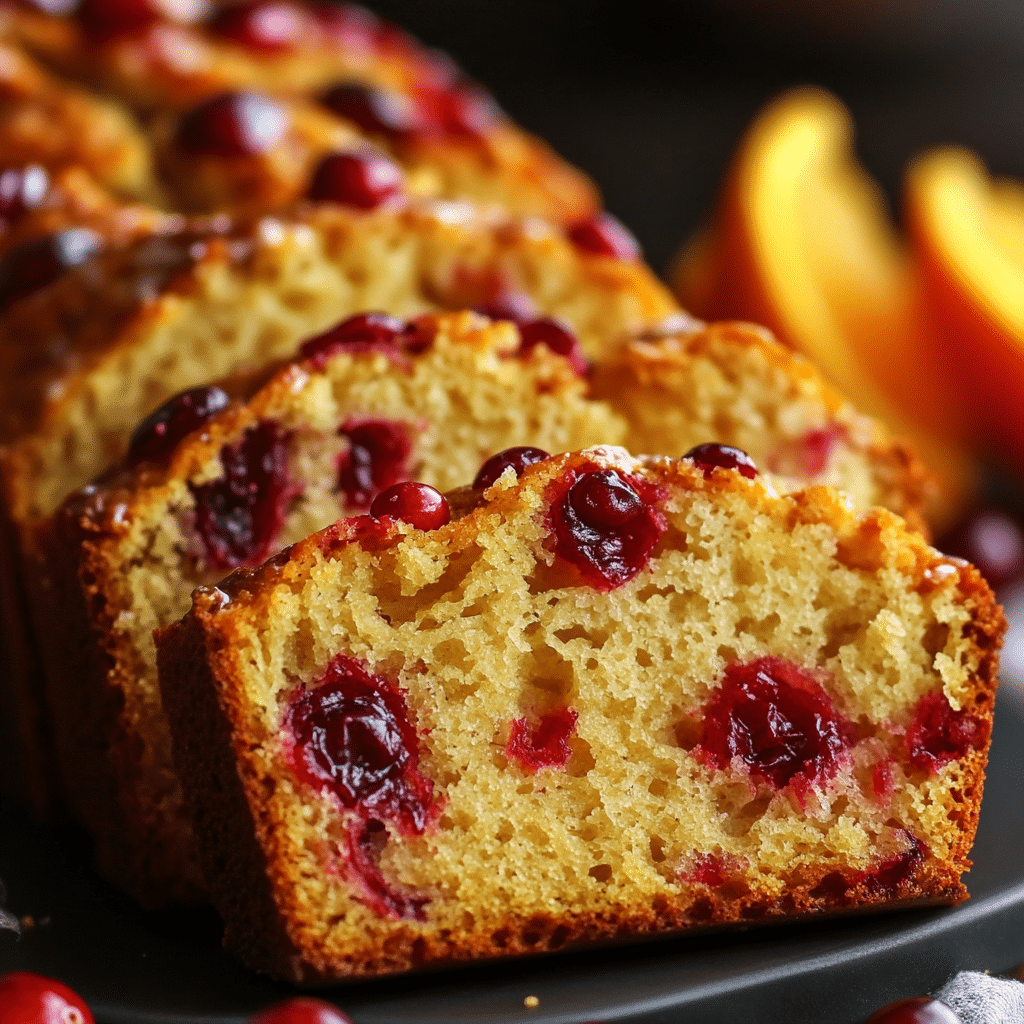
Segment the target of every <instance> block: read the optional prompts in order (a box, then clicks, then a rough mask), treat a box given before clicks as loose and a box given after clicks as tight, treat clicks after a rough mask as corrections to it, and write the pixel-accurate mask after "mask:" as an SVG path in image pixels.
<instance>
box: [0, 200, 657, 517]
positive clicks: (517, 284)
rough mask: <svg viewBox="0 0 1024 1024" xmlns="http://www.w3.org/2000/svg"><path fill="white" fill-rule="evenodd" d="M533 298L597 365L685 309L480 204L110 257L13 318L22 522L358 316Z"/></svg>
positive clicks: (5, 439) (9, 319)
mask: <svg viewBox="0 0 1024 1024" xmlns="http://www.w3.org/2000/svg"><path fill="white" fill-rule="evenodd" d="M510 299H515V300H516V301H517V302H519V303H523V304H526V305H528V306H530V307H531V308H532V309H533V310H535V312H536V313H537V314H541V315H548V316H554V317H557V318H559V319H561V320H564V321H565V322H566V323H567V324H568V325H569V327H570V329H571V330H572V331H573V332H574V333H575V335H576V336H577V337H578V339H579V341H580V343H581V345H582V346H583V350H584V352H585V353H586V354H587V355H588V356H591V357H593V356H596V355H598V354H599V353H601V352H603V351H606V350H607V349H609V348H610V347H611V346H612V345H613V344H614V343H615V341H616V340H617V339H618V338H620V337H621V336H622V335H624V334H626V333H628V332H629V331H631V330H635V329H638V328H642V327H644V326H649V325H652V324H656V323H658V322H659V321H660V320H662V319H664V318H665V317H666V316H668V315H670V314H672V313H673V312H674V311H675V310H676V308H677V307H676V306H675V303H674V302H673V300H672V299H671V297H670V296H669V295H668V292H667V291H666V289H665V288H664V287H663V286H662V285H661V284H660V283H659V282H658V281H657V280H656V278H655V277H654V276H653V274H651V272H650V271H649V270H647V268H646V267H645V266H644V265H643V264H642V263H640V262H639V261H637V260H631V259H621V258H613V257H610V256H606V255H600V254H597V253H594V252H592V251H589V250H588V249H586V248H584V247H582V246H580V245H578V244H576V243H574V242H573V241H572V240H571V239H570V238H569V237H567V235H566V234H565V232H563V230H562V229H559V228H555V227H551V226H547V225H543V224H541V223H539V222H535V221H520V220H515V219H507V218H503V217H497V216H487V215H484V214H483V213H481V212H480V211H479V210H477V209H475V208H474V207H472V206H470V205H468V204H459V205H453V204H429V203H427V204H409V205H403V206H401V207H399V208H386V209H385V208H381V209H378V210H375V211H372V212H366V213H360V212H355V211H350V210H343V209H341V208H339V207H319V208H314V209H310V210H309V211H308V213H307V215H306V216H305V217H301V218H299V217H296V218H294V219H289V220H277V219H273V220H272V219H264V220H262V221H260V222H259V223H257V224H256V225H255V226H254V228H253V229H252V230H251V231H238V232H234V233H232V234H231V235H229V236H227V237H223V238H218V237H208V238H198V239H197V238H196V237H194V236H191V235H186V236H183V237H165V236H161V237H157V238H150V239H143V240H142V241H139V242H137V243H136V244H135V245H134V246H129V247H127V248H126V249H124V250H122V251H117V252H108V253H105V254H103V255H102V256H100V257H99V258H97V259H96V260H93V261H92V262H91V263H90V264H88V265H87V266H86V267H83V268H81V269H80V270H78V271H75V272H72V273H70V274H68V275H66V276H65V277H63V278H61V279H60V280H59V281H57V282H55V283H54V284H53V285H51V286H49V287H48V288H45V289H43V290H41V291H39V292H37V293H36V294H34V295H30V296H28V297H26V298H24V299H22V300H21V301H20V302H18V303H16V304H15V305H14V306H12V307H11V308H10V309H9V311H8V313H7V315H6V316H4V317H3V318H2V319H0V415H2V422H0V442H2V443H3V448H2V450H0V465H2V472H3V483H4V488H5V497H6V499H7V502H8V505H9V509H10V513H11V515H12V517H13V518H14V520H15V522H23V521H25V520H26V519H27V518H29V517H31V516H34V515H39V514H46V513H48V512H51V511H53V509H54V508H56V507H57V505H58V504H59V502H60V501H61V499H62V498H63V497H64V495H65V494H67V493H68V492H70V491H71V490H73V489H74V488H75V487H79V486H81V485H82V484H84V483H86V482H87V481H88V480H89V479H91V478H92V477H93V476H95V475H96V473H98V472H100V471H101V470H102V469H103V468H104V467H105V466H106V465H108V464H109V463H110V462H112V461H114V460H116V459H117V458H119V457H120V456H121V455H122V454H123V453H124V446H125V442H126V441H127V438H128V436H129V434H130V433H131V431H132V430H133V429H134V427H135V425H136V424H137V423H138V421H139V420H140V419H141V418H142V417H143V415H145V414H146V413H147V412H149V411H150V410H152V409H153V408H154V407H155V406H157V405H159V404H160V403H161V402H163V401H164V400H166V399H167V398H169V397H170V396H171V395H173V394H176V393H177V392H179V391H181V390H184V389H185V388H188V387H192V386H195V385H198V384H203V383H206V382H208V381H209V380H211V379H215V378H217V377H218V376H223V375H226V374H228V373H230V372H232V370H234V369H235V368H237V367H239V366H241V365H243V364H253V363H256V364H259V363H262V362H265V361H267V360H269V359H273V358H280V357H287V356H290V355H291V354H292V353H293V352H294V351H295V348H296V346H297V345H298V343H299V342H300V341H302V340H303V339H305V338H307V337H309V336H310V335H311V334H313V333H315V332H317V331H321V330H324V329H326V328H327V327H330V326H331V325H333V324H335V323H337V322H338V320H339V319H341V318H342V317H344V316H347V315H351V314H353V313H357V312H361V311H363V310H384V311H386V312H388V313H391V314H394V315H397V316H409V315H414V314H417V313H421V312H425V311H429V310H436V309H439V308H442V309H443V308H449V309H458V308H472V307H484V306H489V305H490V306H493V305H494V303H495V302H505V301H506V300H510Z"/></svg>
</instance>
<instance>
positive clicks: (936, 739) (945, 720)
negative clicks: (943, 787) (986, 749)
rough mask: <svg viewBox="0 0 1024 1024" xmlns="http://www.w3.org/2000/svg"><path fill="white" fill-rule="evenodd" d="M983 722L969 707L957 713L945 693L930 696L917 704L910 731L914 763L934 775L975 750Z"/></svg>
mask: <svg viewBox="0 0 1024 1024" xmlns="http://www.w3.org/2000/svg"><path fill="white" fill-rule="evenodd" d="M978 731H979V723H978V722H977V720H976V719H974V718H972V717H971V716H970V715H969V714H968V712H967V709H966V708H961V709H960V710H959V711H954V710H953V707H952V705H951V704H950V703H949V701H948V700H947V699H946V695H945V694H943V693H927V694H925V695H924V696H923V697H922V698H921V699H920V700H919V701H918V703H917V707H916V708H915V709H914V718H913V721H912V722H911V723H910V726H909V728H908V729H907V741H906V742H907V754H908V756H909V758H910V762H911V764H913V765H914V766H915V767H916V768H923V769H925V770H927V771H929V772H931V773H932V774H933V775H934V774H935V773H936V772H938V770H939V769H940V768H941V767H942V766H943V765H944V764H947V763H948V762H949V761H955V760H957V759H959V758H961V757H963V756H964V755H965V754H966V753H967V752H968V751H970V750H972V749H974V741H975V738H976V737H977V735H978Z"/></svg>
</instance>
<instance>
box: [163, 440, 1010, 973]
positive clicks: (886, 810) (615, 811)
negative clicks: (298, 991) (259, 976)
mask: <svg viewBox="0 0 1024 1024" xmlns="http://www.w3.org/2000/svg"><path fill="white" fill-rule="evenodd" d="M609 468H611V469H615V470H617V471H618V472H620V473H625V474H627V475H628V477H629V479H632V480H634V481H636V480H639V481H646V482H647V483H648V484H650V485H651V486H652V487H653V488H655V493H656V494H657V495H658V497H657V499H656V502H655V503H656V505H657V515H659V516H663V517H664V518H663V529H661V530H660V533H659V535H658V538H657V541H656V543H655V545H654V547H653V550H652V551H651V553H650V556H649V558H648V559H647V560H646V563H645V564H644V565H643V567H642V568H641V569H640V571H639V572H637V573H636V575H635V576H633V578H631V579H629V580H628V581H626V582H624V583H622V584H621V585H618V586H612V587H610V588H608V587H600V586H596V585H594V583H593V581H592V580H588V578H587V577H586V576H585V574H584V573H581V571H580V570H579V569H577V568H576V567H575V566H574V565H573V564H571V563H570V561H569V560H568V559H566V558H565V557H564V555H563V553H562V551H561V550H560V549H559V542H558V540H557V538H556V537H555V532H554V527H553V525H552V524H553V514H554V513H553V512H552V504H553V503H557V502H558V501H560V500H562V499H561V498H560V497H559V494H560V492H559V487H560V486H561V485H560V483H559V482H560V481H564V480H566V479H570V478H572V475H573V474H577V475H578V474H580V473H586V472H591V471H594V470H600V469H609ZM346 529H349V530H350V528H349V527H346V526H344V525H343V526H340V527H335V528H333V529H330V530H328V531H325V532H324V533H322V534H320V535H316V536H314V537H312V538H310V539H309V540H307V541H304V542H301V543H299V544H298V545H296V546H295V547H293V548H292V549H291V550H290V551H289V552H287V553H286V554H285V555H282V556H281V557H279V558H277V559H274V560H273V561H272V562H271V563H268V565H267V566H265V567H264V568H263V569H260V570H256V571H255V572H247V573H241V574H236V575H235V576H233V577H229V579H228V581H227V582H226V583H225V584H224V585H223V586H222V588H221V589H218V590H215V589H210V590H207V591H201V592H200V593H199V594H198V595H197V599H196V602H197V603H196V607H195V609H194V611H193V613H192V614H191V616H190V618H189V619H186V620H185V624H184V625H183V626H179V627H177V628H175V629H172V630H169V631H167V632H166V633H164V634H163V635H162V637H161V646H162V648H163V651H162V659H163V660H162V664H161V671H162V676H163V677H162V680H161V681H162V683H164V688H165V697H166V698H167V699H168V704H169V708H168V710H169V713H170V714H171V716H172V724H173V727H174V730H175V739H176V744H177V745H178V747H179V748H180V749H179V753H181V752H182V751H183V749H184V747H185V746H187V744H183V742H182V741H183V740H184V739H185V737H186V734H187V732H188V730H189V729H190V728H191V724H190V721H191V720H190V711H189V701H190V700H191V697H190V696H189V695H192V696H194V695H195V694H196V693H199V692H200V689H197V688H203V687H205V688H206V690H207V691H208V690H209V688H210V687H213V689H214V691H215V693H216V703H217V707H218V709H219V712H218V713H219V714H220V715H221V716H222V718H223V722H224V729H223V732H222V734H221V742H222V743H224V744H227V745H228V746H230V749H231V755H230V758H227V759H222V760H223V762H224V763H229V762H231V763H232V765H233V767H232V768H231V773H232V774H231V776H230V778H228V779H227V780H225V778H221V779H220V780H219V781H218V782H216V783H215V782H214V779H213V777H212V776H206V777H205V778H204V777H203V773H202V771H197V772H191V773H190V765H189V764H188V763H187V756H186V757H185V762H186V763H183V764H182V765H181V767H182V769H183V774H184V778H185V779H186V788H187V789H188V788H190V787H191V792H190V797H191V799H192V800H193V802H194V804H195V806H196V807H197V808H199V811H200V813H199V819H200V820H208V819H209V818H210V816H211V815H213V814H215V812H216V807H217V801H218V800H219V799H220V798H221V797H220V795H219V793H220V792H223V791H224V790H226V789H229V788H231V787H232V786H233V787H235V788H238V787H239V786H240V787H241V788H242V789H243V790H244V793H245V795H246V800H247V804H248V813H249V815H251V819H252V822H253V823H254V827H255V835H256V840H257V844H256V845H257V846H258V856H259V858H261V865H260V868H259V872H262V873H263V876H264V877H265V878H266V879H267V887H268V893H269V899H270V900H271V902H272V904H273V907H274V910H273V912H271V913H270V915H269V917H266V916H264V917H260V916H259V912H258V910H257V909H255V907H256V904H258V902H259V901H258V900H256V899H250V900H249V904H250V905H249V910H248V913H249V914H250V916H249V918H248V919H247V918H246V914H247V911H246V903H245V901H244V900H242V899H235V900H234V901H233V902H232V899H231V898H230V890H231V878H229V877H220V878H214V877H210V878H209V879H208V880H209V881H210V883H211V885H212V886H213V887H214V889H215V895H216V894H217V893H218V892H219V893H220V894H221V897H222V900H221V903H222V906H221V909H222V911H224V910H225V907H228V908H229V910H228V919H227V927H228V933H227V934H228V941H229V943H231V944H233V945H234V946H235V947H236V949H238V950H239V951H240V952H241V953H242V955H243V956H245V957H246V958H247V959H248V960H249V962H250V963H253V964H254V965H255V966H258V967H261V968H263V969H267V970H270V971H272V972H274V973H278V974H284V975H286V976H289V977H292V978H293V979H294V980H299V981H316V980H323V979H330V978H336V977H341V976H345V975H349V974H365V973H377V972H382V971H394V970H402V969H408V968H410V967H414V966H420V965H423V964H428V963H436V962H445V961H451V960H458V959H464V958H471V957H479V956H500V955H503V954H508V953H523V952H531V951H538V950H548V949H557V948H559V947H562V946H565V945H571V944H578V943H580V942H586V941H592V940H597V939H609V938H614V937H617V936H623V935H627V934H636V933H647V932H651V931H655V930H666V929H676V928H686V927H694V926H706V925H709V924H718V923H724V922H734V921H754V920H758V919H762V918H766V917H778V916H792V915H795V914H800V913H807V912H831V911H835V910H838V909H847V908H850V907H856V906H865V905H871V904H884V903H889V902H893V901H904V902H906V901H912V900H916V901H919V902H950V901H955V900H957V899H960V898H963V896H964V895H965V890H964V889H963V887H962V884H961V882H960V875H961V873H962V872H963V871H964V870H965V869H966V868H967V866H968V864H969V862H968V861H967V852H968V850H969V847H970V844H971V841H972V839H973V834H974V830H975V828H976V823H977V811H978V805H979V802H980V798H981V786H982V777H983V769H984V762H985V758H986V754H987V744H988V737H989V732H990V727H991V711H992V704H993V700H994V689H995V674H996V652H997V650H998V645H999V642H1000V638H1001V634H1002V630H1003V628H1004V624H1003V621H1002V617H1001V613H1000V611H999V609H998V607H997V606H996V605H995V604H994V601H993V598H992V596H991V593H990V592H989V591H988V589H987V587H986V586H985V584H984V583H983V582H982V580H981V578H980V577H979V576H978V574H977V573H976V571H975V570H973V569H972V568H971V567H969V566H966V565H965V564H963V563H955V562H951V561H949V560H947V559H943V558H942V556H940V555H938V553H936V552H935V551H933V550H932V549H930V548H928V547H927V545H926V544H925V543H924V542H923V541H922V540H921V539H920V538H919V537H918V536H916V535H914V534H912V533H910V532H908V530H907V528H906V527H905V525H904V524H903V523H902V522H901V521H900V520H899V519H898V518H896V517H895V516H892V515H891V514H889V513H887V512H880V511H874V512H869V513H866V514H863V515H861V516H859V517H857V516H854V515H853V514H852V513H851V512H850V511H848V509H847V507H846V505H845V503H844V502H843V501H842V500H841V499H840V498H839V496H838V495H837V494H836V493H835V492H833V491H831V490H829V489H827V488H811V489H808V490H805V491H799V492H796V493H795V494H793V495H788V496H782V497H779V496H776V495H775V493H774V492H773V491H772V490H771V489H770V488H768V487H766V486H765V485H764V484H763V483H762V482H761V481H760V480H746V479H745V478H743V477H741V476H739V475H738V474H737V473H735V472H731V471H725V470H716V471H714V472H712V473H711V474H710V475H708V476H705V475H704V474H703V473H702V472H701V471H700V470H699V469H698V468H695V467H694V466H693V465H692V464H691V463H688V462H687V461H686V460H680V461H672V460H667V459H654V458H652V459H646V460H642V461H640V460H634V459H632V458H631V457H629V456H627V455H626V453H625V452H624V451H622V450H621V449H611V448H601V449H590V450H588V451H584V452H582V453H578V454H576V455H568V456H561V457H556V458H552V459H548V460H546V461H545V462H542V463H539V464H537V465H535V466H532V467H530V468H529V469H527V470H526V471H525V472H524V473H523V475H522V478H521V479H519V480H518V481H517V480H515V479H514V477H513V474H512V473H510V472H507V473H506V474H505V475H504V476H503V477H502V478H501V480H499V481H498V483H497V484H495V485H494V486H493V487H492V488H491V489H490V490H489V491H488V492H486V495H485V496H484V497H483V498H481V499H480V501H479V504H478V507H477V508H475V509H474V510H473V511H471V512H469V513H468V514H467V515H465V516H464V517H462V518H460V519H458V520H456V521H454V522H452V523H451V524H449V525H448V526H446V527H443V528H441V529H439V530H435V531H433V532H423V531H418V530H415V529H412V528H411V527H407V526H406V525H404V524H393V525H392V526H391V527H390V528H389V530H390V532H389V534H388V537H387V538H385V539H379V538H378V540H377V541H374V542H369V541H366V540H360V539H358V537H357V539H355V540H353V539H351V536H352V534H351V531H350V532H349V533H348V534H346V532H345V531H346ZM346 538H348V539H347V540H346ZM197 624H198V628H197ZM197 638H198V639H197ZM339 655H341V656H343V657H345V658H350V659H354V660H355V661H356V662H357V663H358V664H360V665H362V666H364V667H365V668H366V670H367V671H369V672H372V673H375V674H377V675H379V676H380V677H383V678H384V679H386V680H389V681H391V682H392V683H393V685H394V686H395V687H397V688H398V690H399V691H400V692H401V695H402V698H403V700H404V702H405V704H406V707H407V710H408V714H409V717H410V720H411V721H412V722H413V723H414V725H415V730H416V733H417V736H418V744H419V756H420V761H419V766H418V770H419V771H420V772H421V773H422V775H423V776H425V777H426V778H427V779H429V780H430V782H431V783H432V787H433V789H432V805H431V807H432V809H431V813H430V815H429V821H428V823H427V824H426V826H425V827H424V828H423V830H422V831H421V832H420V833H419V834H414V832H412V831H410V830H409V829H402V828H400V827H398V825H396V823H395V822H394V821H390V820H386V821H384V823H383V828H382V829H380V830H379V831H378V833H377V835H376V838H375V840H374V842H373V846H372V851H370V852H369V853H367V856H370V857H371V859H372V861H373V864H374V865H375V867H374V869H373V870H374V871H375V872H377V874H376V875H375V876H374V877H379V878H380V879H383V880H384V882H385V884H386V886H387V887H389V889H390V890H391V891H392V892H393V893H400V894H405V896H406V897H407V898H408V899H410V900H413V901H414V902H415V901H419V902H416V903H415V905H416V907H417V908H418V914H408V915H406V916H397V915H395V914H387V913H382V912H381V910H380V908H379V906H378V908H377V909H374V908H373V906H372V905H371V904H373V902H374V901H373V900H372V899H367V897H366V893H365V888H361V887H360V886H361V885H362V884H364V883H365V877H364V879H363V882H362V883H360V881H359V879H358V878H357V877H356V876H357V875H358V871H357V869H356V866H355V865H354V861H353V854H352V850H353V847H352V844H351V841H350V836H351V834H352V833H351V828H352V822H353V820H354V816H355V812H353V811H352V810H351V809H346V808H345V807H343V806H342V803H341V802H339V800H338V798H337V796H336V795H335V794H334V793H333V792H332V790H331V788H330V787H329V786H324V787H323V788H322V789H320V790H319V791H318V789H317V787H316V786H313V785H310V784H309V783H308V782H306V781H302V779H300V777H299V774H298V773H297V771H296V767H295V765H296V758H297V756H299V755H298V754H297V753H296V751H297V748H296V744H295V737H294V735H293V734H292V732H291V731H290V729H289V727H288V715H289V708H290V707H292V706H293V705H294V702H295V701H296V700H297V699H299V696H300V695H301V694H303V693H305V692H307V690H308V689H309V688H313V687H316V686H317V685H318V683H319V682H320V681H321V680H322V679H323V677H324V673H325V670H326V668H327V666H328V665H329V664H330V663H331V662H332V661H333V660H334V659H336V658H338V657H339ZM766 657H770V658H773V659H780V660H781V662H784V663H785V664H786V665H789V666H794V667H795V669H796V670H798V671H799V672H800V673H802V675H803V677H804V678H807V679H810V680H812V681H813V683H812V684H810V685H811V686H812V687H819V688H820V692H822V693H824V694H825V695H826V697H827V700H828V702H830V704H831V705H833V706H834V710H835V713H836V715H837V716H838V718H839V719H841V720H842V721H843V722H845V723H847V725H845V726H843V728H844V729H847V732H846V733H845V735H846V737H847V739H846V741H845V745H844V747H843V749H842V750H841V751H840V752H839V754H838V755H837V761H836V767H835V770H834V772H832V773H828V774H829V777H827V778H819V779H811V780H810V781H809V782H807V784H806V785H798V784H797V782H798V781H799V780H791V781H790V782H787V783H786V784H784V785H781V786H779V785H774V784H772V783H771V781H770V780H769V779H768V778H767V777H766V776H765V775H764V774H758V773H757V772H755V771H751V770H750V769H749V765H748V764H746V763H744V760H743V758H742V757H740V756H739V755H736V756H733V757H732V759H731V760H729V759H728V758H727V759H725V760H721V761H719V762H718V763H716V762H715V759H714V758H713V757H711V756H709V754H708V747H709V745H710V741H709V740H708V739H707V732H706V728H707V718H708V715H709V708H711V707H712V702H713V700H714V699H715V697H716V694H720V693H721V691H722V688H723V680H724V679H725V677H726V674H727V670H729V669H730V667H731V666H744V665H751V664H753V663H755V662H758V660H759V659H763V658H766ZM928 695H938V696H939V697H941V698H942V700H943V701H944V702H945V703H948V705H949V708H951V709H953V711H959V710H961V709H965V713H966V715H967V716H969V719H970V722H971V723H972V725H971V738H970V741H969V742H968V743H967V744H966V745H965V749H963V750H962V751H960V752H959V753H958V754H957V755H956V756H952V757H950V758H949V759H947V760H945V761H943V762H942V763H941V764H930V765H927V766H925V767H918V766H917V764H916V763H915V761H914V760H913V759H912V758H911V757H910V756H908V749H909V741H908V731H912V730H913V728H914V721H915V715H918V716H919V708H920V707H921V701H922V699H923V698H926V697H927V696H928ZM193 704H195V702H194V701H193ZM559 709H563V710H564V709H570V710H571V712H573V713H575V715H576V718H575V720H574V722H573V723H572V724H571V729H570V730H569V731H568V735H567V736H566V738H565V740H566V743H567V745H568V754H567V757H566V758H565V761H564V764H559V765H557V766H552V767H543V766H541V767H536V766H530V765H528V764H527V763H525V762H524V761H522V760H521V759H519V758H517V757H515V756H512V754H511V753H510V752H511V751H512V750H513V747H512V745H511V744H510V737H511V735H512V732H513V730H514V729H515V728H516V726H515V725H514V723H516V722H517V721H519V722H524V721H525V728H526V729H527V730H531V729H532V730H533V736H534V739H536V737H537V736H538V732H537V730H538V728H539V724H540V723H543V722H544V721H545V718H546V716H547V717H549V718H550V716H552V715H556V714H557V712H558V711H559ZM190 778H191V783H190V782H189V781H188V780H189V779H190ZM364 817H365V815H364ZM200 838H201V840H202V839H203V836H201V837H200ZM207 838H209V837H207ZM205 852H206V855H207V861H206V869H207V872H208V874H215V873H216V870H217V868H216V864H217V858H218V857H220V858H221V860H220V862H221V863H222V864H223V862H224V858H223V856H222V854H223V852H224V851H223V850H221V851H219V852H218V851H216V850H214V849H213V848H212V846H211V844H210V843H208V844H207V849H206V851H205ZM259 872H258V873H259ZM225 894H227V896H225ZM236 895H240V894H236ZM232 907H233V908H234V909H230V908H232ZM417 916H418V917H419V918H420V919H416V917H417ZM257 919H258V920H257ZM268 920H273V921H275V922H276V927H277V928H278V929H279V930H280V932H281V936H284V938H281V936H268V935H267V934H266V931H267V921H268ZM283 948H287V949H288V950H290V953H289V955H288V956H287V957H285V956H283V955H282V954H281V949H283Z"/></svg>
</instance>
